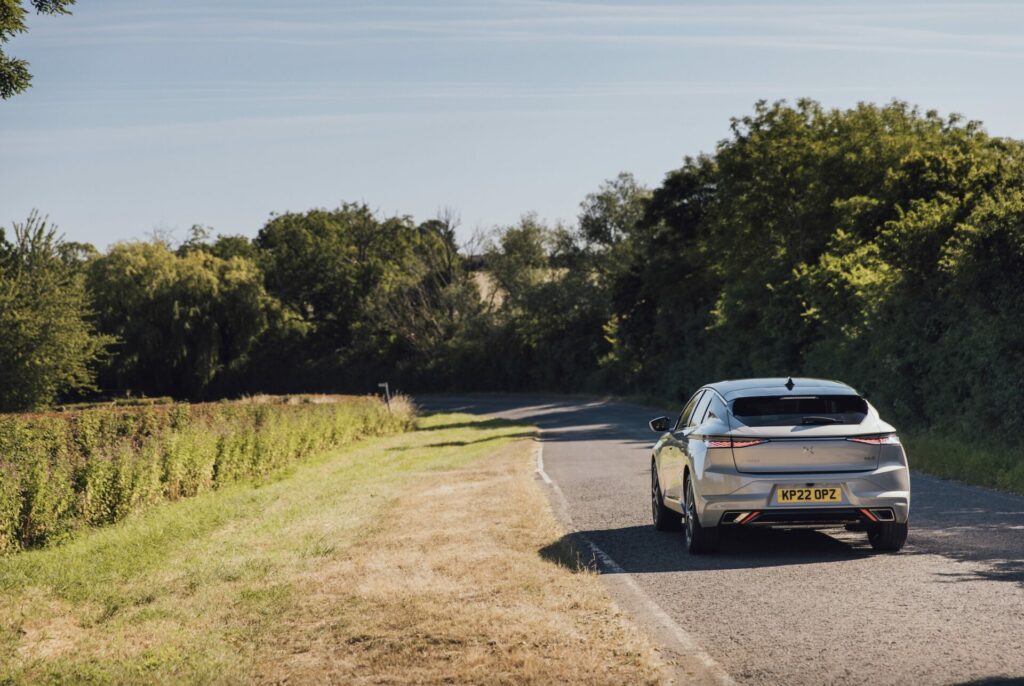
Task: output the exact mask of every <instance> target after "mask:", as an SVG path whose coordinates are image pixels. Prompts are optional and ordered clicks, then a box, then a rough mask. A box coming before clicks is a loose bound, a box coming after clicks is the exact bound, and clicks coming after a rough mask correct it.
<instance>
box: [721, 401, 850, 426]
mask: <svg viewBox="0 0 1024 686" xmlns="http://www.w3.org/2000/svg"><path fill="white" fill-rule="evenodd" d="M732 413H733V416H735V417H736V419H738V420H739V421H740V422H742V423H744V424H746V425H747V426H795V425H807V424H860V423H861V422H862V421H864V418H865V417H866V416H867V414H868V404H867V402H865V400H864V398H861V397H858V396H856V395H801V396H792V395H790V396H778V395H771V396H756V397H751V398H737V399H736V400H734V401H733V404H732Z"/></svg>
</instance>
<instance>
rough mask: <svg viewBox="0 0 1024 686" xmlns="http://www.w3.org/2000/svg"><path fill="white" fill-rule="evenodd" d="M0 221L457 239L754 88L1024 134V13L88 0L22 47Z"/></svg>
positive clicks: (104, 240) (925, 8)
mask: <svg viewBox="0 0 1024 686" xmlns="http://www.w3.org/2000/svg"><path fill="white" fill-rule="evenodd" d="M7 49H8V51H9V52H10V53H12V54H14V55H16V56H19V57H23V58H26V59H28V60H29V61H30V62H31V63H32V71H33V73H34V75H35V81H34V85H33V88H32V89H31V90H29V91H28V92H27V93H25V94H23V95H20V96H17V97H15V98H14V99H12V100H8V101H0V224H2V225H4V226H9V224H10V223H11V222H12V221H16V220H21V219H24V217H25V216H27V214H28V213H29V211H30V210H31V209H33V208H38V209H39V210H40V211H42V212H43V213H46V214H49V216H50V218H51V220H53V221H54V222H56V223H57V224H58V225H59V226H60V227H61V229H62V230H63V232H64V233H65V234H66V236H67V237H68V238H70V239H73V240H82V241H90V242H92V243H94V244H96V245H98V246H100V247H103V246H105V245H108V244H109V243H111V242H114V241H117V240H125V239H132V238H142V237H145V236H146V235H148V234H150V233H151V232H152V231H153V230H154V229H159V230H161V231H176V232H177V235H178V236H179V237H184V236H185V233H186V232H187V229H188V227H190V226H191V225H192V224H196V223H199V224H205V225H209V226H212V227H213V228H214V229H215V231H217V232H219V233H243V234H246V235H250V236H251V235H255V233H256V232H257V231H258V230H259V228H260V227H261V226H262V225H263V223H264V222H265V221H266V219H267V217H268V215H269V213H271V212H285V211H301V210H306V209H309V208H311V207H322V206H335V205H337V204H339V203H340V202H341V201H365V202H366V203H368V204H369V205H370V206H371V207H374V208H377V209H378V210H379V211H381V212H382V213H384V214H396V213H399V214H411V215H413V216H415V217H416V218H417V219H426V218H429V217H430V216H433V215H434V214H435V213H436V212H437V211H438V210H439V209H440V208H443V207H451V208H454V209H455V210H456V211H457V212H458V213H459V214H460V215H461V217H462V222H463V229H462V231H463V235H464V236H465V235H468V234H469V233H470V232H471V231H473V230H474V229H476V228H481V229H489V228H491V227H493V226H495V225H501V224H508V223H511V222H514V221H515V220H516V219H517V218H518V217H519V216H520V215H521V214H522V213H524V212H527V211H531V210H533V211H536V212H538V213H539V214H540V215H541V216H543V217H546V218H548V219H552V220H555V219H562V220H569V221H571V220H573V218H574V217H575V215H576V212H577V207H578V204H579V202H580V201H581V200H582V199H583V197H584V195H585V194H586V193H588V192H591V191H593V190H594V189H596V188H597V186H598V185H599V184H600V182H601V181H602V180H603V179H606V178H609V177H612V176H614V175H615V174H617V173H618V172H619V171H623V170H628V171H632V172H633V173H634V174H635V175H636V176H637V177H638V178H639V179H640V180H641V181H643V182H645V183H647V184H649V185H656V184H658V183H659V182H660V180H661V179H662V177H663V176H664V174H665V173H666V172H667V171H669V170H671V169H673V168H675V167H678V166H679V165H680V163H681V160H682V158H683V157H684V156H686V155H695V154H697V153H700V152H702V151H711V150H713V148H714V146H715V143H716V142H717V141H718V140H720V139H722V138H724V137H725V136H726V135H727V134H728V125H729V118H730V117H731V116H740V115H743V114H746V113H748V112H750V111H751V108H752V105H753V103H754V102H755V101H756V100H758V99H761V98H765V99H769V100H775V99H781V98H786V99H789V100H794V99H796V98H799V97H803V96H808V97H813V98H815V99H817V100H820V101H821V102H823V103H825V104H826V105H829V106H849V105H852V104H855V103H856V102H858V101H862V100H863V101H871V102H885V101H888V100H890V99H892V98H899V99H903V100H907V101H910V102H912V103H915V104H918V105H920V106H921V107H923V108H925V109H937V110H939V111H940V112H943V113H948V112H951V111H955V112H960V113H962V114H964V115H966V116H967V117H969V118H972V119H980V120H981V121H983V122H984V123H985V126H986V128H987V129H988V130H989V131H990V132H991V133H993V134H996V135H1003V136H1013V137H1018V138H1024V116H1022V112H1024V89H1022V88H1021V84H1022V82H1024V76H1022V75H1024V3H1010V2H972V3H961V4H956V3H943V2H922V3H902V2H850V3H845V2H827V3H826V2H784V3H777V2H748V3H741V2H707V3H696V2H672V3H669V2H664V3H658V2H625V1H620V2H599V3H591V2H586V3H584V2H564V1H560V2H549V1H546V0H517V1H508V2H505V1H501V0H491V1H488V2H460V1H454V2H449V1H445V0H441V1H439V2H427V1H424V2H395V1H389V0H378V1H374V2H342V1H335V2H327V1H325V0H320V1H314V0H297V1H294V2H287V3H282V2H280V0H274V1H271V0H224V1H218V2H209V1H208V0H206V1H202V2H200V1H199V0H173V1H172V0H164V1H162V2H156V1H152V0H79V3H78V5H77V6H76V7H75V9H74V15H73V16H69V17H54V18H51V17H33V18H32V21H31V27H30V31H29V33H27V34H25V35H23V36H20V37H18V38H16V39H14V40H13V41H12V42H11V43H10V44H8V46H7Z"/></svg>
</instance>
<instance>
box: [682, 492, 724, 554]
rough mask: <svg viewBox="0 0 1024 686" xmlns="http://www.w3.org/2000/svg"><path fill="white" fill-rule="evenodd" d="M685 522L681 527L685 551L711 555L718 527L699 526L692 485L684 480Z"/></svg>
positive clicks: (716, 541) (716, 544)
mask: <svg viewBox="0 0 1024 686" xmlns="http://www.w3.org/2000/svg"><path fill="white" fill-rule="evenodd" d="M685 488H686V501H685V508H684V509H685V511H686V514H685V522H686V526H684V527H683V531H684V535H685V537H686V550H687V552H689V553H690V554H692V555H703V554H705V553H713V552H715V549H716V548H718V536H719V532H718V527H717V526H707V527H705V526H701V523H700V518H699V517H698V516H697V500H696V499H695V498H694V497H693V483H692V482H691V481H690V478H689V477H687V478H686V487H685Z"/></svg>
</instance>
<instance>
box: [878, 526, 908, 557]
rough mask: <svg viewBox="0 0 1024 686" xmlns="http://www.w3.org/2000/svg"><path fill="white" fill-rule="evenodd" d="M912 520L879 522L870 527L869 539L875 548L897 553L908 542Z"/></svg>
mask: <svg viewBox="0 0 1024 686" xmlns="http://www.w3.org/2000/svg"><path fill="white" fill-rule="evenodd" d="M909 529H910V522H904V523H902V524H900V523H899V522H879V523H878V524H876V525H875V526H873V527H871V528H870V529H868V541H869V542H870V543H871V547H872V548H874V549H875V550H878V551H881V552H886V553H895V552H896V551H897V550H899V549H900V548H902V547H903V544H904V543H906V542H907V531H908V530H909Z"/></svg>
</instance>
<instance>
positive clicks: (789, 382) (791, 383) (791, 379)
mask: <svg viewBox="0 0 1024 686" xmlns="http://www.w3.org/2000/svg"><path fill="white" fill-rule="evenodd" d="M793 386H794V384H793V377H792V376H791V377H789V380H788V381H786V388H787V389H789V390H793Z"/></svg>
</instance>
